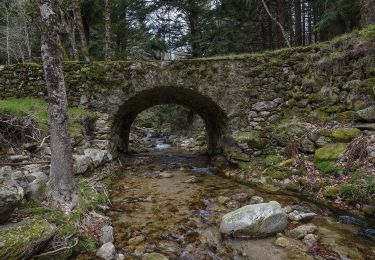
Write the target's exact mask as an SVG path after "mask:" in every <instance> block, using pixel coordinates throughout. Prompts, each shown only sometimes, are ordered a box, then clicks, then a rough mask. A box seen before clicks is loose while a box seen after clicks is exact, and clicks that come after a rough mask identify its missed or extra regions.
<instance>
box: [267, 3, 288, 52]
mask: <svg viewBox="0 0 375 260" xmlns="http://www.w3.org/2000/svg"><path fill="white" fill-rule="evenodd" d="M262 4H263V7H264V9H265V10H266V12H267V14H268V15H269V17H270V18H271V19H272V20H273V21H274V22H275V23H276V24H277V25H278V26H279V28H280V30H281V33H282V35H283V37H284V41H285V44H286V45H287V46H288V47H291V45H290V41H289V38H288V34H287V33H286V31H285V30H284V26H283V25H282V24H281V23H280V22H279V21H277V19H276V18H275V17H273V15H272V14H271V12H270V9H268V6H267V4H266V1H265V0H262Z"/></svg>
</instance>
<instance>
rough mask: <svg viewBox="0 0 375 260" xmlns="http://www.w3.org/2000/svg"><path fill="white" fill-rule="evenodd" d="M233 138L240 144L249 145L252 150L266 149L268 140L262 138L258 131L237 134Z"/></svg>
mask: <svg viewBox="0 0 375 260" xmlns="http://www.w3.org/2000/svg"><path fill="white" fill-rule="evenodd" d="M233 138H234V139H235V140H236V141H237V142H238V143H247V144H248V146H249V147H252V148H264V146H265V145H266V143H267V142H266V140H265V139H264V138H263V137H262V133H261V132H260V131H257V130H249V131H246V132H237V133H235V134H234V136H233Z"/></svg>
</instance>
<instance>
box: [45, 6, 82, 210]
mask: <svg viewBox="0 0 375 260" xmlns="http://www.w3.org/2000/svg"><path fill="white" fill-rule="evenodd" d="M54 2H55V1H54V0H42V1H41V5H40V14H41V18H42V47H41V50H42V59H43V68H44V73H45V79H46V84H47V90H48V97H49V114H50V121H51V122H50V124H51V127H50V134H51V151H52V156H51V170H50V179H49V182H48V192H47V194H48V198H49V201H50V203H51V205H52V206H56V207H58V208H60V209H62V210H64V211H65V212H70V211H71V210H72V209H73V208H74V206H75V205H76V203H77V202H78V195H77V194H78V193H77V187H76V183H75V178H74V173H73V160H72V148H71V143H70V137H69V132H68V108H67V98H66V92H65V82H64V74H63V70H62V55H61V53H60V39H59V34H58V22H57V14H56V12H55V10H56V9H55V6H54V5H53V4H54Z"/></svg>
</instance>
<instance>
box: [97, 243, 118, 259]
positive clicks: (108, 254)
mask: <svg viewBox="0 0 375 260" xmlns="http://www.w3.org/2000/svg"><path fill="white" fill-rule="evenodd" d="M96 256H97V257H99V258H100V259H104V260H113V259H115V258H116V248H115V246H114V245H113V244H112V243H111V242H108V243H105V244H104V245H102V246H101V247H100V248H99V249H98V251H97V252H96Z"/></svg>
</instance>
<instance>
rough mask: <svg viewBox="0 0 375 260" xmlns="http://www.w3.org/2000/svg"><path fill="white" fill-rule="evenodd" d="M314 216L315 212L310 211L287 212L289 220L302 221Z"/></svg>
mask: <svg viewBox="0 0 375 260" xmlns="http://www.w3.org/2000/svg"><path fill="white" fill-rule="evenodd" d="M315 216H317V214H316V213H313V212H310V213H304V212H299V211H296V210H295V211H293V212H291V213H289V215H288V217H289V219H290V220H293V221H304V220H311V219H313V218H314V217H315Z"/></svg>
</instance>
